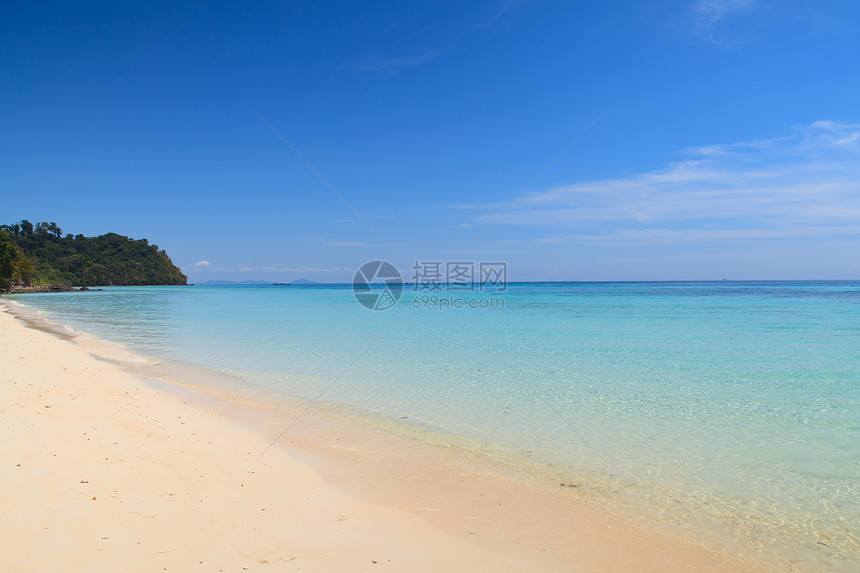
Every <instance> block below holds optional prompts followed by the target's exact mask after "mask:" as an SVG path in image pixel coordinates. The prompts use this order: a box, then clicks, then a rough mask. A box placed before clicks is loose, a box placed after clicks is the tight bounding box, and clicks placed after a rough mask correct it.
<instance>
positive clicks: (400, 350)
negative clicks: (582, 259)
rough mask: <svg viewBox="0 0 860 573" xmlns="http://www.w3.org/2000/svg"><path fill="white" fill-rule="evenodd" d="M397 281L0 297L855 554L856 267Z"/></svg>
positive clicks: (624, 502)
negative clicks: (830, 274)
mask: <svg viewBox="0 0 860 573" xmlns="http://www.w3.org/2000/svg"><path fill="white" fill-rule="evenodd" d="M406 288H407V290H404V292H403V297H402V298H401V300H400V302H399V303H398V304H396V305H395V306H393V307H392V308H390V309H388V310H385V311H377V312H374V311H369V310H367V309H366V308H364V307H362V306H361V305H360V304H358V303H357V302H356V300H355V298H354V296H353V293H352V290H351V288H350V286H349V285H320V286H301V287H299V286H222V287H141V288H137V287H134V288H132V287H126V288H106V289H105V290H104V291H103V292H91V293H56V294H39V295H18V296H10V297H4V300H15V301H16V302H17V303H20V304H24V305H26V306H28V307H30V308H32V309H35V310H37V311H39V312H40V313H43V314H45V315H46V316H47V317H48V318H50V319H51V320H53V321H56V322H59V323H62V324H65V325H68V326H70V327H71V328H73V329H75V330H78V331H82V332H87V333H91V334H94V335H96V336H99V337H101V338H104V339H106V340H109V341H114V342H119V343H122V344H123V345H124V346H125V347H127V348H128V349H129V350H131V351H133V352H134V353H136V354H138V355H142V356H145V357H149V358H152V359H155V360H159V361H163V362H165V363H174V364H179V365H186V366H189V365H190V366H193V367H201V368H203V369H204V370H200V371H201V372H204V371H212V372H217V373H219V374H229V375H230V376H229V377H224V378H227V379H229V380H233V381H234V382H233V384H234V385H235V388H234V390H236V391H238V392H242V393H247V394H249V395H253V396H255V397H256V399H259V400H264V401H265V400H266V399H275V398H276V397H279V396H280V397H288V398H293V399H296V398H298V399H301V400H309V401H313V400H317V399H319V400H320V403H321V404H322V403H325V404H329V405H331V404H334V405H337V406H338V407H339V408H342V409H344V410H345V411H354V412H355V413H356V415H357V416H360V417H362V418H363V419H365V420H368V419H370V420H376V421H377V422H378V423H380V424H383V425H387V427H389V428H392V429H395V430H396V429H398V428H399V429H401V430H403V431H407V432H411V433H412V434H413V435H420V436H424V437H425V438H426V439H432V440H435V441H442V442H446V443H450V444H454V445H459V446H462V447H467V448H473V449H476V450H480V451H483V452H485V453H488V454H490V455H492V456H495V457H498V458H500V459H504V460H506V462H509V463H511V464H514V465H516V466H518V467H521V468H523V469H525V470H526V471H529V472H532V473H533V474H534V475H535V476H538V478H540V479H545V480H546V482H547V483H553V484H562V483H563V484H565V487H566V494H571V495H577V496H581V497H585V498H588V499H592V500H600V501H602V502H604V503H606V504H610V505H613V506H617V507H618V508H620V509H622V510H624V511H627V512H628V513H629V514H630V515H633V516H636V517H637V518H640V519H642V520H645V521H647V522H650V523H654V524H657V525H658V526H660V527H663V528H666V529H669V530H671V531H674V532H678V533H680V534H682V535H686V536H689V537H693V538H695V539H697V540H699V541H700V542H702V543H703V544H705V545H706V546H709V547H713V548H716V549H718V550H726V551H729V552H736V551H737V549H738V548H743V551H744V552H747V553H748V554H749V555H751V556H753V557H754V558H756V559H760V560H761V561H763V562H765V563H768V564H770V565H774V566H776V567H778V568H784V569H786V570H794V568H796V569H797V570H802V571H858V570H860V283H858V282H728V281H722V282H714V283H704V282H692V283H667V282H661V283H540V284H537V283H529V284H511V285H508V289H507V291H506V292H503V293H493V294H479V293H471V294H470V293H457V297H458V300H459V301H460V304H459V306H462V307H464V308H453V306H454V305H455V304H457V303H456V302H454V301H453V299H451V300H449V302H450V303H452V304H450V306H449V307H448V308H444V309H441V310H440V309H439V307H438V305H435V306H434V305H431V304H429V302H430V301H428V300H427V299H426V298H422V297H426V296H427V293H420V292H419V293H415V292H412V291H410V290H408V289H409V287H406ZM442 296H446V295H442ZM470 300H472V301H474V302H473V303H472V304H470V303H469V301H470ZM469 306H475V307H477V308H469ZM481 307H491V308H481ZM570 486H575V487H570ZM559 487H560V486H559Z"/></svg>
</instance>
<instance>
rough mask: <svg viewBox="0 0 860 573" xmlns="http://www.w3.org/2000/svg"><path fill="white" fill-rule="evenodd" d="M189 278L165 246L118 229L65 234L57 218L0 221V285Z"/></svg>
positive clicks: (168, 282) (181, 281)
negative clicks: (134, 237) (121, 233)
mask: <svg viewBox="0 0 860 573" xmlns="http://www.w3.org/2000/svg"><path fill="white" fill-rule="evenodd" d="M187 280H188V279H187V277H186V276H185V275H184V274H183V273H182V271H181V270H180V269H179V268H178V267H177V266H175V265H174V264H173V262H172V261H171V260H170V257H168V256H167V253H166V252H165V251H164V250H159V249H158V246H157V245H150V244H149V241H147V240H146V239H137V240H135V239H131V238H129V237H124V236H122V235H117V234H116V233H108V234H106V235H99V236H98V237H85V236H83V235H72V234H67V235H65V236H63V232H62V230H61V229H60V227H58V226H57V224H56V223H54V222H51V223H44V222H43V223H37V224H35V225H34V224H33V223H31V222H30V221H27V220H26V219H25V220H23V221H19V222H17V223H14V224H12V225H2V226H0V288H2V289H8V288H9V286H10V285H11V284H16V283H18V284H24V285H28V286H29V285H65V286H98V285H109V286H110V285H112V286H128V285H184V284H186V282H187Z"/></svg>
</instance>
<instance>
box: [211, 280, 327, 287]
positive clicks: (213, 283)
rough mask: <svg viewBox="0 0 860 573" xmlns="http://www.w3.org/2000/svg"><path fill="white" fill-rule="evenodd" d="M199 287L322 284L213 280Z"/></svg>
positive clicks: (301, 281)
mask: <svg viewBox="0 0 860 573" xmlns="http://www.w3.org/2000/svg"><path fill="white" fill-rule="evenodd" d="M195 284H196V285H197V286H230V285H290V286H292V285H318V284H320V283H318V282H314V281H309V280H308V279H296V280H294V281H289V282H284V283H280V282H273V281H220V280H212V281H206V282H205V283H195Z"/></svg>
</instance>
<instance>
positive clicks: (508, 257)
mask: <svg viewBox="0 0 860 573" xmlns="http://www.w3.org/2000/svg"><path fill="white" fill-rule="evenodd" d="M177 4H181V6H178V5H177ZM858 29H860V3H857V2H853V1H847V0H846V1H841V2H840V1H832V2H827V1H824V2H813V1H806V0H785V1H776V0H655V1H651V2H649V1H637V2H624V1H618V2H556V1H552V0H547V1H543V2H525V1H523V2H518V1H480V2H471V3H462V2H433V3H420V2H402V1H391V2H360V3H347V2H304V3H300V2H245V3H239V2H236V3H219V2H188V3H173V2H169V3H161V2H147V3H130V2H105V3H96V2H82V3H74V4H73V3H67V2H58V3H51V2H17V3H11V2H6V3H3V4H2V5H1V6H0V74H2V76H0V77H2V82H0V109H2V110H3V113H2V119H3V120H2V122H0V192H2V195H3V199H2V201H1V202H0V219H2V220H3V221H2V222H3V223H11V222H14V221H16V220H19V219H22V218H26V219H30V220H32V221H37V220H47V221H56V222H57V223H59V224H60V226H61V227H62V228H63V229H64V230H65V231H70V232H74V233H84V234H87V235H95V234H101V233H105V232H111V231H112V232H117V233H121V234H127V235H130V236H133V237H135V238H140V237H146V238H149V239H150V240H151V241H152V242H155V243H157V244H158V245H159V246H160V247H162V248H165V249H167V251H168V253H169V254H170V255H171V257H172V258H173V260H174V262H176V263H177V264H178V265H180V266H181V267H183V269H184V270H185V271H186V273H187V274H188V275H189V278H190V279H191V280H192V281H197V282H202V281H205V280H209V279H226V280H251V279H262V280H292V279H296V278H299V277H305V278H308V279H312V280H317V281H325V282H330V281H348V280H351V278H352V273H353V272H354V270H355V269H356V268H357V267H359V266H360V265H361V264H362V263H364V262H365V261H368V260H372V259H385V260H389V261H391V262H393V263H394V264H395V265H397V266H398V267H399V268H401V269H404V271H405V275H404V276H407V274H408V272H409V271H408V269H409V268H410V267H411V266H412V264H413V263H414V261H415V260H421V261H436V260H438V261H500V260H501V261H506V262H508V265H509V274H510V278H512V279H516V280H671V279H719V278H724V277H725V278H730V279H806V278H827V279H849V278H850V279H857V278H860V113H858V109H860V105H858V104H860V69H858V68H860V65H858V63H860V58H858V57H857V54H860V34H857V30H858ZM285 142H288V144H287V143H285Z"/></svg>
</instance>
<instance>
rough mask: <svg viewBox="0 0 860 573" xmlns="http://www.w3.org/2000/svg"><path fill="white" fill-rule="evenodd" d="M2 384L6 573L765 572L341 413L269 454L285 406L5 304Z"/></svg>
mask: <svg viewBox="0 0 860 573" xmlns="http://www.w3.org/2000/svg"><path fill="white" fill-rule="evenodd" d="M33 296H38V295H33ZM0 388H2V397H0V424H2V430H3V439H2V441H0V461H2V464H0V486H2V489H0V507H2V519H0V570H3V571H416V572H421V571H433V572H438V571H756V570H763V569H762V568H761V567H759V566H753V565H751V564H750V563H742V562H740V561H737V560H735V559H734V558H732V557H730V556H726V555H722V554H718V553H715V552H712V551H708V550H706V549H703V548H701V547H699V546H697V545H695V544H693V543H691V542H689V541H686V540H684V539H679V538H676V537H673V536H669V535H666V534H664V533H659V532H656V531H651V530H648V529H646V528H645V527H644V526H642V525H637V524H634V523H632V522H630V521H627V520H625V519H623V518H622V517H620V516H617V515H613V514H612V513H610V512H608V511H605V510H604V509H603V508H600V507H596V506H595V505H593V504H588V503H585V502H583V501H581V500H577V499H574V498H570V497H565V496H564V495H561V494H558V493H555V492H552V491H548V490H545V489H541V488H536V487H532V486H530V485H528V484H526V483H521V482H519V481H517V480H514V479H511V478H509V477H506V476H503V475H494V473H493V472H491V471H484V470H481V469H480V466H479V465H475V466H469V465H468V464H463V463H461V461H462V460H461V458H460V457H458V455H453V454H452V455H445V453H444V452H441V451H437V450H438V448H435V449H434V447H433V446H429V445H422V444H418V443H417V442H414V441H410V440H408V439H404V438H401V437H395V436H386V435H385V433H384V432H379V431H377V432H371V431H368V432H362V431H356V430H355V428H354V427H353V426H350V424H348V423H345V422H344V421H343V420H338V419H331V420H330V424H327V423H326V418H325V416H317V417H316V418H314V417H312V416H309V417H308V423H307V424H305V425H304V426H303V428H299V426H301V425H300V424H297V425H296V428H295V430H293V429H292V428H291V429H290V430H289V431H288V432H287V433H286V435H285V436H284V437H283V438H282V439H281V440H280V441H278V443H277V444H276V445H275V446H274V447H271V448H269V449H268V450H267V449H266V448H267V447H268V446H269V444H270V443H271V439H272V437H273V436H275V435H277V434H279V433H280V432H281V431H282V429H283V428H285V427H286V424H288V423H289V422H290V421H291V420H289V419H288V415H289V412H285V411H278V412H275V411H273V410H271V409H267V408H254V407H250V406H249V407H244V408H241V407H238V406H237V405H236V404H235V403H228V402H223V401H216V400H213V399H212V398H210V397H207V396H204V395H200V394H197V393H196V392H192V391H188V390H183V389H182V388H179V387H173V386H169V385H165V384H164V383H162V382H158V381H154V380H147V379H146V378H142V377H141V376H138V375H135V374H132V373H130V372H128V371H127V370H124V369H123V368H121V367H120V366H119V365H117V364H112V363H109V362H106V361H104V360H100V359H98V358H96V357H94V356H92V355H90V354H89V353H87V352H86V351H85V350H84V349H83V348H82V347H81V345H79V344H76V343H75V342H74V341H73V340H71V339H63V338H61V337H58V336H56V335H54V334H50V333H48V332H43V331H40V330H37V329H34V328H29V327H28V326H27V325H26V324H25V323H24V322H22V321H21V320H19V319H17V318H15V317H14V316H13V315H12V314H10V313H9V312H7V308H6V307H5V306H3V303H0ZM264 451H265V453H264V454H263V455H262V457H259V459H257V458H258V456H260V454H261V453H262V452H264Z"/></svg>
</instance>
